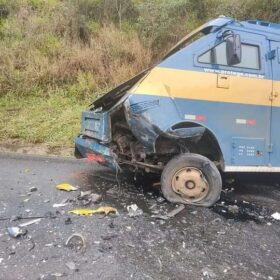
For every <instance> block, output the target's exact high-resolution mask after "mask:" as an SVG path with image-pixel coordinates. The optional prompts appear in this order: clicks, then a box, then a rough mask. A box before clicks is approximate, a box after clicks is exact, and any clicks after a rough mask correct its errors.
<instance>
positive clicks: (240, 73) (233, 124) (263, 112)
mask: <svg viewBox="0 0 280 280" xmlns="http://www.w3.org/2000/svg"><path fill="white" fill-rule="evenodd" d="M235 33H236V34H239V35H240V37H241V43H242V45H241V47H242V59H241V63H239V64H238V65H234V66H230V65H227V61H226V45H225V42H221V43H219V44H218V45H217V44H216V43H212V44H213V45H214V46H213V45H212V46H211V45H210V46H208V47H207V46H206V47H205V49H202V50H201V51H200V52H198V55H197V56H196V58H195V61H196V63H195V66H196V67H197V69H199V68H200V67H203V71H204V73H205V74H204V75H203V76H204V77H203V78H201V81H203V82H201V83H199V84H198V83H197V84H196V85H195V86H196V87H195V86H193V88H196V93H195V94H196V95H198V94H199V95H200V96H199V97H200V98H201V99H204V100H205V99H207V100H208V101H211V102H208V104H213V105H212V106H213V108H214V109H212V111H211V110H210V105H208V104H206V105H207V107H206V105H204V108H205V110H204V111H206V113H207V114H208V115H210V114H211V115H210V117H209V119H207V120H206V121H205V123H206V124H207V125H208V126H209V127H210V128H211V129H212V131H214V133H215V134H216V135H217V136H218V138H219V142H220V143H221V146H222V150H223V151H225V152H224V157H225V163H226V170H228V171H239V170H241V171H249V170H251V171H254V168H255V167H256V166H267V165H268V164H269V150H268V148H269V144H270V120H271V101H270V94H271V91H272V82H271V66H270V62H269V61H267V59H266V54H267V50H268V49H269V41H268V40H267V39H266V38H265V36H261V35H258V34H253V33H247V32H240V31H236V32H235ZM208 45H209V43H208ZM279 74H280V73H279ZM279 80H280V78H279ZM191 82H192V81H189V83H191ZM213 101H215V102H213ZM279 106H280V101H279ZM192 108H195V106H192ZM188 114H191V115H195V112H189V113H188ZM278 119H279V120H280V107H279V118H278ZM279 131H280V126H279V130H278V132H279ZM278 134H279V133H278ZM279 155H280V137H279Z"/></svg>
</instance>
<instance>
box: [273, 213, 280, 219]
mask: <svg viewBox="0 0 280 280" xmlns="http://www.w3.org/2000/svg"><path fill="white" fill-rule="evenodd" d="M271 217H272V218H273V219H274V220H278V221H280V213H279V212H275V213H273V214H272V215H271Z"/></svg>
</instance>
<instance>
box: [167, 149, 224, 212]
mask: <svg viewBox="0 0 280 280" xmlns="http://www.w3.org/2000/svg"><path fill="white" fill-rule="evenodd" d="M187 167H190V168H193V169H197V170H199V171H200V172H201V173H202V175H203V176H204V179H205V180H206V181H207V183H208V186H207V194H205V195H206V196H205V197H203V198H201V200H199V201H186V199H185V198H183V197H182V196H181V195H180V194H178V193H177V192H175V191H174V189H173V188H172V182H173V181H172V180H173V178H174V176H175V174H176V173H177V172H178V171H179V170H181V169H184V168H187ZM176 180H177V179H176ZM161 190H162V193H163V195H164V197H165V198H166V199H167V200H168V201H170V202H173V203H183V204H191V205H197V206H204V207H210V206H212V205H213V204H214V203H215V202H217V200H219V198H220V194H221V191H222V178H221V174H220V172H219V170H218V169H217V167H216V166H215V164H214V163H213V162H212V161H210V160H209V159H208V158H206V157H204V156H201V155H198V154H191V153H188V154H181V155H178V156H176V157H174V158H173V159H171V160H170V161H169V162H168V163H167V165H166V166H165V168H164V170H163V172H162V175H161Z"/></svg>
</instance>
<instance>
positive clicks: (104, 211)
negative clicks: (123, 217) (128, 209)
mask: <svg viewBox="0 0 280 280" xmlns="http://www.w3.org/2000/svg"><path fill="white" fill-rule="evenodd" d="M68 213H72V214H76V215H84V216H88V215H93V214H105V215H108V214H110V213H113V214H116V213H118V211H117V209H116V208H113V207H110V206H107V207H99V208H97V209H74V210H70V211H68Z"/></svg>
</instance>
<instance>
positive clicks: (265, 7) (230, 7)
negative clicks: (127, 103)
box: [0, 0, 280, 144]
mask: <svg viewBox="0 0 280 280" xmlns="http://www.w3.org/2000/svg"><path fill="white" fill-rule="evenodd" d="M221 14H223V15H227V16H232V17H234V18H238V19H248V18H251V19H255V18H258V19H264V20H270V21H274V22H279V21H280V0H266V1H264V0H262V1H261V0H13V1H10V0H0V138H2V139H7V138H21V139H25V140H27V141H33V142H36V141H38V142H43V141H46V142H48V143H53V144H57V143H61V144H63V143H65V142H67V141H68V142H69V139H71V138H72V135H73V134H75V133H76V132H77V130H78V124H79V121H78V120H79V111H80V110H81V108H82V107H85V106H86V104H88V102H89V101H90V100H91V101H92V100H93V99H94V98H96V97H97V96H98V95H99V94H101V93H102V92H104V91H106V89H108V88H111V87H113V86H114V85H116V84H118V83H119V82H120V81H123V80H125V79H127V78H128V77H130V76H132V75H133V74H135V73H136V72H139V71H140V70H142V69H144V68H146V67H147V66H148V65H150V64H151V63H154V62H155V61H157V60H158V59H159V57H160V56H162V55H163V54H164V53H165V52H166V51H167V50H168V49H169V48H170V47H171V46H172V45H173V44H174V43H175V42H176V41H178V40H179V39H180V38H181V37H182V36H183V35H185V34H187V33H188V32H189V31H191V30H192V29H193V28H194V27H197V26H198V25H200V24H201V23H203V22H205V21H207V20H208V19H211V18H215V17H217V16H219V15H221ZM34 104H36V106H34ZM32 112H33V114H32ZM42 123H44V124H43V125H42ZM63 124H65V127H67V129H66V128H65V129H64V130H61V129H60V128H61V125H63ZM54 127H55V128H54ZM69 127H71V128H69Z"/></svg>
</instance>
